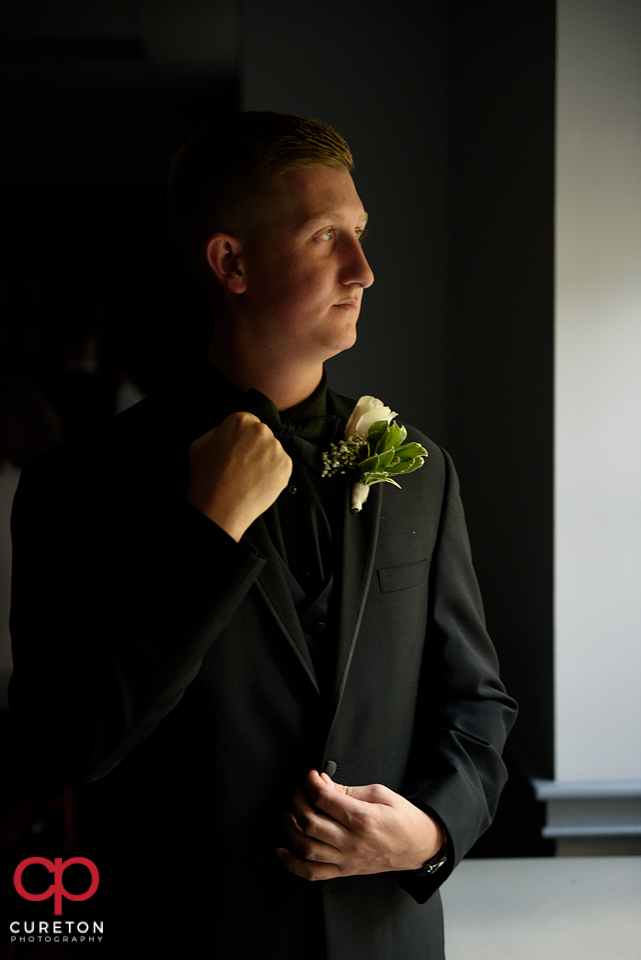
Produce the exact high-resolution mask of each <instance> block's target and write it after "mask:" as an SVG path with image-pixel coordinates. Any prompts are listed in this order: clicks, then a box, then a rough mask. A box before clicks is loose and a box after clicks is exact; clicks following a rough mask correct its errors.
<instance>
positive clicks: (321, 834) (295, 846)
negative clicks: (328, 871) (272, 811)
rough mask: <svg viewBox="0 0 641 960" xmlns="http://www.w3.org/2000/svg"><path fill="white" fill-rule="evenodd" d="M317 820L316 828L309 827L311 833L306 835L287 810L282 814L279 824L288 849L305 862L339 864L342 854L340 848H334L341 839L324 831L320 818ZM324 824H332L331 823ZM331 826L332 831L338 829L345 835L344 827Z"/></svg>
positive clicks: (345, 838) (343, 857)
mask: <svg viewBox="0 0 641 960" xmlns="http://www.w3.org/2000/svg"><path fill="white" fill-rule="evenodd" d="M317 819H318V821H319V825H318V828H314V827H311V828H310V829H311V830H312V832H311V833H307V832H306V831H305V829H303V828H302V827H301V826H300V825H299V823H298V822H297V820H296V818H295V817H294V815H293V814H292V813H290V812H289V811H288V810H286V811H285V812H284V813H283V815H282V818H281V822H282V825H283V830H284V831H285V836H286V838H287V842H288V844H289V846H290V848H291V849H292V850H293V851H294V852H296V853H297V854H298V855H299V856H301V857H303V858H304V859H305V860H314V861H315V860H320V861H323V862H325V863H337V864H338V863H341V862H342V861H343V860H344V859H345V856H344V853H342V852H341V849H340V847H337V846H335V844H336V843H340V842H341V837H340V836H336V835H333V834H332V833H331V832H330V831H328V830H326V829H325V828H324V826H323V824H322V818H320V817H317ZM326 822H327V823H328V824H333V821H326ZM333 826H334V830H338V829H340V830H342V831H343V834H345V829H344V827H340V828H339V827H338V826H337V825H336V824H333ZM342 839H344V840H348V839H349V838H348V837H347V836H345V837H343V838H342Z"/></svg>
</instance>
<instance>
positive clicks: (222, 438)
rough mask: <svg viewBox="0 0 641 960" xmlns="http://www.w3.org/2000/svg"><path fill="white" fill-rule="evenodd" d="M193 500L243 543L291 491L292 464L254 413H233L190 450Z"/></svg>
mask: <svg viewBox="0 0 641 960" xmlns="http://www.w3.org/2000/svg"><path fill="white" fill-rule="evenodd" d="M189 472H190V477H191V482H190V484H189V490H188V492H187V499H188V500H189V502H190V503H192V504H193V505H194V506H195V507H197V508H198V510H200V511H201V513H204V514H205V515H206V516H208V517H209V519H210V520H213V521H214V523H217V524H218V526H219V527H222V528H223V530H225V531H226V532H227V533H228V534H229V536H230V537H233V538H234V540H236V542H238V541H239V540H240V539H241V537H242V536H243V534H244V533H245V531H246V530H247V528H248V527H250V526H251V524H252V523H253V522H254V520H256V518H257V517H259V516H260V515H261V513H264V512H265V510H267V509H268V508H269V507H271V505H272V503H274V501H275V500H276V498H277V497H278V496H279V494H280V493H282V491H283V490H284V489H285V487H286V485H287V481H288V480H289V478H290V476H291V472H292V461H291V458H290V457H288V456H287V454H286V453H285V451H284V450H283V447H282V444H281V443H280V441H279V440H277V439H276V437H275V436H274V434H273V432H272V431H271V430H270V429H269V427H268V426H267V425H266V424H264V423H261V421H260V420H259V419H258V417H255V416H254V415H253V414H252V413H246V412H242V413H232V414H231V416H229V417H227V418H226V419H225V420H223V422H222V423H221V424H220V426H219V427H215V428H214V429H213V430H210V431H209V432H208V433H205V434H204V435H203V436H202V437H199V439H198V440H194V442H193V443H192V444H191V446H190V448H189Z"/></svg>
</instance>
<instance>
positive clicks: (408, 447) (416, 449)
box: [396, 443, 427, 460]
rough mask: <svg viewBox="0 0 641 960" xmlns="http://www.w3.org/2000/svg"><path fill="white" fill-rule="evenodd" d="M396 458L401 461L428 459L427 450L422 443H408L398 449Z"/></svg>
mask: <svg viewBox="0 0 641 960" xmlns="http://www.w3.org/2000/svg"><path fill="white" fill-rule="evenodd" d="M396 456H397V457H400V459H401V460H413V459H414V458H415V457H426V456H427V450H426V449H425V447H423V446H421V444H420V443H406V444H404V445H403V446H402V447H397V448H396Z"/></svg>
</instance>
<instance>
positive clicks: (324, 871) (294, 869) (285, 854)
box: [276, 847, 342, 881]
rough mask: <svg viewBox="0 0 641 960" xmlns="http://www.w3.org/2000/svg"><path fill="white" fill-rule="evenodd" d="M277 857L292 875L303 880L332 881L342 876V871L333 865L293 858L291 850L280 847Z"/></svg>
mask: <svg viewBox="0 0 641 960" xmlns="http://www.w3.org/2000/svg"><path fill="white" fill-rule="evenodd" d="M276 856H277V857H278V859H279V860H280V862H281V863H282V865H283V866H284V867H285V869H286V870H289V872H290V873H295V874H296V876H298V877H302V878H303V880H310V881H313V880H331V879H333V878H334V877H340V876H342V873H341V871H340V869H339V868H338V867H337V866H336V865H335V864H333V863H310V862H309V861H307V860H299V859H298V857H295V856H293V855H292V854H291V853H290V852H289V850H285V848H284V847H279V848H278V850H277V851H276Z"/></svg>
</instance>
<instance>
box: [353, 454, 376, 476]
mask: <svg viewBox="0 0 641 960" xmlns="http://www.w3.org/2000/svg"><path fill="white" fill-rule="evenodd" d="M380 459H381V458H380V457H379V456H377V455H376V454H374V456H373V457H367V459H366V460H361V462H360V463H359V464H358V469H359V470H360V472H361V474H364V473H367V472H368V471H369V470H378V469H379V464H380Z"/></svg>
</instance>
